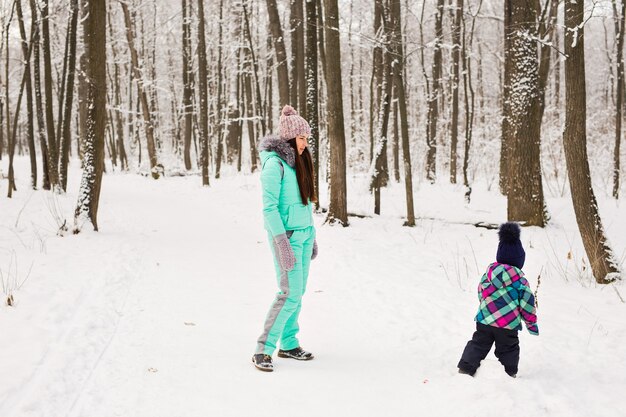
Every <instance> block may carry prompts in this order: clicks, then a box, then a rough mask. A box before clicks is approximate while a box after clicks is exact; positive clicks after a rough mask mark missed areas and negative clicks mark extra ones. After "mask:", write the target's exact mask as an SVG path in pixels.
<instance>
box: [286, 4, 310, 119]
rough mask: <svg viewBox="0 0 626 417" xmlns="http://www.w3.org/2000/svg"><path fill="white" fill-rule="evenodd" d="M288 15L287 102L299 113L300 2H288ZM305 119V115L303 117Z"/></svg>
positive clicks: (302, 52) (301, 49)
mask: <svg viewBox="0 0 626 417" xmlns="http://www.w3.org/2000/svg"><path fill="white" fill-rule="evenodd" d="M290 2H291V5H290V13H289V29H290V34H291V56H290V68H291V77H290V80H289V102H290V103H291V104H292V105H293V106H294V107H296V108H298V109H299V110H300V113H302V112H303V111H304V109H303V108H300V107H299V105H298V95H299V93H304V91H299V87H300V77H301V76H302V75H303V74H302V72H299V71H300V69H301V68H300V61H302V62H304V45H303V44H304V36H303V33H302V19H303V10H302V0H290ZM303 117H304V118H306V116H305V115H303Z"/></svg>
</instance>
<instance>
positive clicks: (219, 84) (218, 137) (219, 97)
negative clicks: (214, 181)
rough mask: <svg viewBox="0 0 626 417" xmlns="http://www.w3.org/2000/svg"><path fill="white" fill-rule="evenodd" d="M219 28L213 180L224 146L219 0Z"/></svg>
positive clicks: (218, 170) (217, 175)
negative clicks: (215, 152) (215, 150)
mask: <svg viewBox="0 0 626 417" xmlns="http://www.w3.org/2000/svg"><path fill="white" fill-rule="evenodd" d="M219 7H220V14H219V23H220V24H219V28H218V33H219V34H218V37H217V101H216V104H215V114H216V119H215V122H216V123H215V124H216V126H215V132H216V133H215V138H216V140H217V155H216V156H215V178H219V177H220V169H221V166H222V157H223V154H224V144H223V141H222V126H223V124H222V119H223V117H222V78H223V76H222V72H223V71H224V69H223V68H222V25H223V20H222V19H223V16H224V0H220V6H219Z"/></svg>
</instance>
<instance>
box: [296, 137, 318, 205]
mask: <svg viewBox="0 0 626 417" xmlns="http://www.w3.org/2000/svg"><path fill="white" fill-rule="evenodd" d="M289 145H291V147H292V148H293V152H294V153H295V155H296V178H297V179H298V187H299V188H300V198H301V199H302V204H304V205H305V206H306V205H307V204H309V200H310V201H313V202H316V201H317V196H316V195H315V178H314V174H313V158H311V153H310V152H309V148H304V152H302V155H299V154H298V146H297V145H296V139H290V140H289Z"/></svg>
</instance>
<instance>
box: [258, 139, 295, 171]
mask: <svg viewBox="0 0 626 417" xmlns="http://www.w3.org/2000/svg"><path fill="white" fill-rule="evenodd" d="M264 152H265V153H269V152H275V153H276V154H277V155H278V156H279V157H280V159H282V160H283V161H285V162H286V163H287V165H289V166H290V167H292V168H294V167H295V166H296V152H295V151H294V150H293V148H292V147H291V145H289V143H288V142H286V141H284V140H282V139H281V138H279V137H278V136H276V135H267V136H265V137H264V138H263V139H261V143H260V144H259V153H260V154H261V159H262V160H263V161H264V160H265V159H266V157H265V156H264V155H263V153H264ZM267 156H269V155H267Z"/></svg>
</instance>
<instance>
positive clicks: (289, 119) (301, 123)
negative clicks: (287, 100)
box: [278, 105, 311, 141]
mask: <svg viewBox="0 0 626 417" xmlns="http://www.w3.org/2000/svg"><path fill="white" fill-rule="evenodd" d="M278 134H279V135H280V138H281V139H282V140H285V141H287V140H290V139H294V138H295V137H296V136H298V135H310V134H311V126H309V123H308V122H307V121H306V120H304V118H303V117H302V116H300V115H299V114H298V112H297V111H296V109H294V108H293V107H291V106H289V105H286V106H285V107H283V110H282V112H281V114H280V122H279V124H278Z"/></svg>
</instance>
